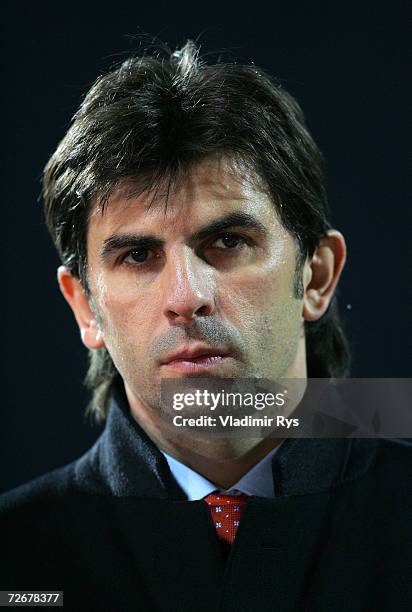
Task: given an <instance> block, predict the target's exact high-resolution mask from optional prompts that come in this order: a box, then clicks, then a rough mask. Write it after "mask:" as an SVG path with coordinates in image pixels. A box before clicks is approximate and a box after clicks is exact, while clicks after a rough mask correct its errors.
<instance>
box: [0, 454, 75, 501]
mask: <svg viewBox="0 0 412 612" xmlns="http://www.w3.org/2000/svg"><path fill="white" fill-rule="evenodd" d="M75 465H76V462H75V461H73V462H71V463H68V464H67V465H64V466H62V467H59V468H56V469H54V470H51V471H50V472H47V473H45V474H42V475H41V476H38V477H36V478H33V479H32V480H30V481H28V482H25V483H24V484H21V485H19V486H17V487H15V488H14V489H11V490H10V491H6V492H5V493H2V494H1V495H0V511H1V512H5V511H6V512H7V511H9V510H11V511H13V510H16V509H17V508H19V507H22V506H23V505H27V504H33V503H36V502H38V501H41V500H46V499H47V500H50V499H52V498H54V499H56V500H57V499H59V498H64V497H66V496H67V495H68V494H69V493H70V490H71V488H72V482H73V474H74V469H75Z"/></svg>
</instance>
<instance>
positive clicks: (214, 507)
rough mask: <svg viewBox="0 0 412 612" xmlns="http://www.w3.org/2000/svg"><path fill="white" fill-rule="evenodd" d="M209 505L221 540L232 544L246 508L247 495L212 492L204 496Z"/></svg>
mask: <svg viewBox="0 0 412 612" xmlns="http://www.w3.org/2000/svg"><path fill="white" fill-rule="evenodd" d="M204 500H205V502H206V503H207V505H208V506H209V510H210V512H211V515H212V519H213V523H214V526H215V529H216V533H217V535H218V536H219V538H220V539H221V540H225V541H226V542H229V544H232V542H233V540H234V539H235V535H236V532H237V528H238V527H239V523H240V519H241V517H242V513H243V510H244V509H245V506H246V503H247V500H248V496H247V495H243V494H242V495H222V494H220V493H212V495H208V496H207V497H205V498H204Z"/></svg>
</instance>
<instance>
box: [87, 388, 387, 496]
mask: <svg viewBox="0 0 412 612" xmlns="http://www.w3.org/2000/svg"><path fill="white" fill-rule="evenodd" d="M376 449H377V441H376V440H373V439H354V438H352V439H307V438H289V439H287V440H285V441H284V443H283V444H282V446H281V447H280V448H279V451H278V452H277V453H275V455H274V457H273V461H272V474H273V481H274V491H275V497H288V496H294V495H305V494H311V493H318V492H322V491H327V490H329V489H332V488H335V487H337V486H339V485H341V484H343V483H344V482H346V481H348V480H354V479H357V478H359V477H360V476H361V475H362V474H363V473H365V472H366V471H367V470H368V469H369V468H370V466H371V465H372V463H373V461H374V459H375V456H376ZM75 483H76V486H77V488H80V489H81V490H82V491H84V492H86V491H87V492H94V493H99V494H109V495H113V496H116V497H124V496H127V497H128V496H132V497H141V498H156V499H174V500H185V499H186V498H185V495H184V493H183V491H182V490H181V489H180V487H179V486H178V484H177V483H176V481H175V480H174V478H173V476H172V474H171V471H170V468H169V465H168V463H167V460H166V458H165V456H164V455H163V454H162V453H161V452H160V450H159V449H158V448H157V446H156V445H155V444H154V442H153V441H152V440H151V439H150V438H149V437H148V436H147V434H146V433H145V432H144V431H143V429H142V428H141V427H140V426H139V425H138V423H137V422H136V421H135V420H134V418H133V417H132V415H131V413H130V409H129V405H128V402H127V399H126V396H125V393H124V389H123V385H122V384H121V385H116V386H115V388H114V393H113V399H112V404H111V406H110V409H109V413H108V418H107V422H106V426H105V430H104V432H103V433H102V435H101V436H100V438H99V439H98V440H97V442H96V444H95V445H94V446H93V447H92V448H91V449H90V451H88V452H87V453H86V454H85V455H84V456H83V457H82V458H81V459H79V460H78V461H77V462H76V464H75Z"/></svg>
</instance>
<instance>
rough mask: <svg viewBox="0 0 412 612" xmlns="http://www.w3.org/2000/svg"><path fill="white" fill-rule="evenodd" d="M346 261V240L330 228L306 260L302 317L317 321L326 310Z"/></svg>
mask: <svg viewBox="0 0 412 612" xmlns="http://www.w3.org/2000/svg"><path fill="white" fill-rule="evenodd" d="M345 261H346V244H345V239H344V237H343V236H342V234H341V233H340V232H338V231H337V230H329V231H328V232H327V235H326V236H325V237H324V238H322V239H321V240H320V242H319V245H318V246H317V248H316V250H315V252H314V254H313V257H312V259H311V260H310V261H307V262H306V263H305V269H304V274H303V278H304V285H305V295H304V301H303V318H304V319H305V321H317V320H318V319H320V317H321V316H322V315H323V314H324V313H325V312H326V310H327V308H328V306H329V303H330V301H331V299H332V296H333V293H334V291H335V288H336V285H337V283H338V280H339V277H340V275H341V272H342V269H343V266H344V265H345Z"/></svg>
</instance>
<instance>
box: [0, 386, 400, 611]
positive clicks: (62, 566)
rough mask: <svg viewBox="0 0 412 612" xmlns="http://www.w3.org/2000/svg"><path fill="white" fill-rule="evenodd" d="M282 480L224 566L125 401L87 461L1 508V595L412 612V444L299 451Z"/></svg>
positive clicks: (94, 606)
mask: <svg viewBox="0 0 412 612" xmlns="http://www.w3.org/2000/svg"><path fill="white" fill-rule="evenodd" d="M273 478H274V485H275V498H274V499H264V498H258V497H251V498H250V499H249V501H248V505H247V507H246V510H245V513H244V515H243V518H242V521H241V524H240V527H239V530H238V534H237V537H236V540H235V543H234V544H233V546H232V550H231V552H230V554H229V556H228V558H227V560H225V557H224V554H222V550H221V548H220V545H219V542H218V540H217V537H216V534H215V531H214V526H213V523H212V519H211V516H210V514H209V509H208V507H207V505H206V503H205V502H203V501H196V502H188V501H185V497H184V494H183V493H182V491H181V490H180V489H179V487H178V485H177V484H176V483H175V481H174V479H173V477H172V475H171V473H170V470H169V467H168V464H167V462H166V460H165V458H164V457H163V455H162V454H161V453H160V452H159V450H158V449H157V448H156V446H155V445H154V444H153V443H152V442H151V440H150V439H149V438H148V437H147V436H146V435H145V433H144V432H143V431H142V430H141V429H140V428H139V426H138V425H137V424H136V423H135V421H134V420H133V418H132V417H131V416H130V414H129V413H128V410H127V408H126V406H125V405H124V404H122V401H121V400H119V398H117V402H116V401H114V402H113V405H112V407H111V409H110V412H109V417H108V421H107V424H106V428H105V430H104V432H103V434H102V435H101V437H100V438H99V440H98V441H97V443H96V444H95V445H94V446H93V448H91V449H90V451H88V452H87V453H86V454H85V455H84V456H83V457H82V458H80V459H79V460H78V461H75V462H74V463H71V464H70V465H67V466H65V467H63V468H61V469H58V470H55V471H53V472H51V473H49V474H46V475H45V476H43V477H41V478H38V479H36V480H34V481H32V482H31V483H28V484H27V485H23V486H22V487H19V488H18V489H15V490H14V491H11V492H9V493H6V494H4V495H2V496H0V517H1V522H0V529H1V533H0V538H1V540H0V543H1V561H0V564H1V565H0V590H13V589H14V590H30V589H32V590H47V589H50V590H52V589H53V590H63V591H64V609H65V610H76V611H77V610H80V609H86V610H91V611H94V610H96V611H99V612H102V611H105V610H107V611H113V612H114V611H119V612H127V611H128V610H133V611H136V612H140V611H145V612H146V611H147V612H151V611H161V612H163V611H164V612H171V611H176V612H203V611H204V612H206V611H207V612H217V611H219V612H254V611H259V612H266V611H269V610H270V611H273V612H286V611H287V612H292V611H308V612H309V611H310V612H361V611H362V612H367V611H370V612H377V611H381V610H382V611H385V612H388V611H392V610H393V611H394V612H400V611H401V610H409V611H410V610H412V596H411V590H410V587H411V582H412V569H411V568H412V562H411V551H412V537H411V532H412V521H411V514H412V511H411V508H412V504H411V502H412V499H411V498H412V496H411V489H412V484H411V483H412V447H411V446H410V445H409V444H408V443H407V442H401V441H399V440H398V441H397V440H370V439H369V440H368V439H363V440H361V439H352V440H347V439H346V440H345V439H335V440H309V439H289V440H286V441H285V442H284V444H283V445H282V447H281V448H280V449H279V451H278V452H277V453H275V455H274V460H273Z"/></svg>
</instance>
